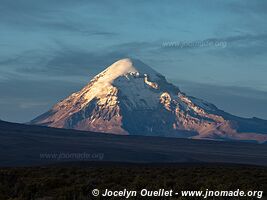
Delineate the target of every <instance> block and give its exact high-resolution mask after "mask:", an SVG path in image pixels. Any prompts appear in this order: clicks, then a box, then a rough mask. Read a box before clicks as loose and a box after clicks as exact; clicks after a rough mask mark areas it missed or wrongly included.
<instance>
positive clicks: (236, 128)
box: [31, 59, 267, 142]
mask: <svg viewBox="0 0 267 200" xmlns="http://www.w3.org/2000/svg"><path fill="white" fill-rule="evenodd" d="M31 124H35V125H43V126H49V127H57V128H68V129H77V130H88V131H97V132H105V133H114V134H129V135H151V136H167V137H185V138H198V139H200V138H205V139H218V140H219V139H223V140H233V139H236V140H256V141H259V142H265V141H267V121H266V120H261V119H257V118H252V119H245V118H240V117H236V116H233V115H231V114H228V113H226V112H224V111H222V110H219V109H218V108H217V107H216V106H215V105H213V104H211V103H208V102H206V101H204V100H201V99H197V98H195V97H190V96H187V95H186V94H185V93H183V92H181V91H180V90H179V88H178V87H176V86H174V85H172V84H170V83H168V82H167V80H166V79H165V77H164V76H162V75H161V74H159V73H158V72H156V71H155V70H153V69H152V68H150V67H149V66H147V65H146V64H144V63H142V62H141V61H139V60H133V59H122V60H119V61H117V62H115V63H114V64H112V65H111V66H110V67H108V68H107V69H106V70H104V71H103V72H101V73H100V74H98V75H97V76H95V77H94V78H93V80H91V81H90V82H89V84H88V85H87V86H85V87H84V88H83V89H82V90H81V91H79V92H76V93H73V94H72V95H71V96H69V97H68V98H66V99H65V100H63V101H61V102H59V103H58V104H56V105H55V106H54V107H53V108H52V109H51V110H49V111H48V112H46V113H44V114H43V115H41V116H39V117H37V118H36V119H34V120H33V121H32V122H31Z"/></svg>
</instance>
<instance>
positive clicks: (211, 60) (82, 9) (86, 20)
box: [0, 0, 267, 122]
mask: <svg viewBox="0 0 267 200" xmlns="http://www.w3.org/2000/svg"><path fill="white" fill-rule="evenodd" d="M0 19H1V20H0V45H1V48H0V92H1V98H0V118H1V119H4V120H8V121H15V122H25V121H29V120H31V119H32V118H34V117H35V116H37V115H39V114H41V113H42V112H44V111H46V110H48V109H49V108H50V107H51V106H52V105H53V104H54V103H56V102H57V101H59V100H60V99H63V98H65V97H66V96H68V95H69V94H70V93H72V92H74V91H77V90H79V89H80V88H81V87H83V86H84V85H85V84H86V83H87V82H88V81H89V80H90V79H91V78H92V77H93V76H94V75H96V74H97V73H98V72H100V71H101V70H103V69H104V68H105V66H108V65H109V64H111V63H112V62H114V61H116V60H117V59H120V58H123V57H134V58H138V59H140V60H142V61H143V62H145V63H146V64H148V65H149V66H151V67H153V68H154V69H156V70H157V71H158V72H160V73H162V74H163V75H165V76H166V77H167V78H168V79H169V80H170V81H171V82H173V83H175V84H176V85H178V86H179V87H180V88H181V89H182V90H183V91H185V92H186V93H188V94H189V95H193V96H197V97H200V98H203V99H205V100H208V101H211V102H212V103H214V104H216V105H217V106H218V107H219V108H221V109H224V110H225V111H227V112H230V113H233V114H236V115H240V116H244V117H252V116H256V117H261V118H265V119H267V78H266V77H267V62H266V61H267V24H266V19H267V2H266V1H260V0H255V1H251V0H201V1H199V0H168V1H157V0H152V1H139V0H132V1H130V0H128V1H125V0H113V1H109V0H103V1H97V0H90V1H88V0H57V1H54V0H46V1H41V0H27V1H24V0H17V1H10V0H0ZM166 43H171V44H175V45H174V46H169V47H166V46H164V45H163V44H166ZM181 44H185V46H182V47H181ZM201 44H208V45H201ZM218 44H223V45H218Z"/></svg>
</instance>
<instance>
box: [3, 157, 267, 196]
mask: <svg viewBox="0 0 267 200" xmlns="http://www.w3.org/2000/svg"><path fill="white" fill-rule="evenodd" d="M96 188H97V189H99V190H100V191H105V189H109V190H123V189H125V188H126V189H128V190H137V191H140V190H141V189H143V188H146V189H148V190H158V189H160V188H164V189H166V190H170V189H173V190H175V192H180V191H183V190H191V191H193V190H202V191H205V190H206V189H209V190H214V191H216V190H219V191H222V190H223V191H227V190H228V191H230V190H237V189H240V190H242V191H263V197H262V199H263V200H264V199H266V193H267V168H266V167H255V166H254V167H253V166H244V165H222V164H220V165H218V164H194V165H192V164H182V165H181V164H160V165H157V164H126V163H125V164H119V163H116V164H114V163H85V162H82V163H72V164H70V165H57V166H46V167H28V168H2V169H0V199H1V200H89V199H125V197H110V198H103V197H102V198H100V197H93V196H92V190H93V189H96ZM130 199H140V197H139V198H137V197H135V198H134V197H133V198H130ZM143 199H181V200H182V199H203V198H200V197H191V198H181V197H173V198H170V197H168V198H167V197H166V198H163V197H157V198H156V197H150V198H149V197H146V198H143ZM210 199H213V198H210ZM214 199H218V200H221V199H227V200H228V199H244V200H247V199H257V197H256V198H251V197H250V198H249V197H243V198H239V197H235V198H230V197H216V198H214Z"/></svg>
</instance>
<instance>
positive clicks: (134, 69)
mask: <svg viewBox="0 0 267 200" xmlns="http://www.w3.org/2000/svg"><path fill="white" fill-rule="evenodd" d="M128 74H134V75H137V76H138V75H147V76H149V77H150V78H151V79H155V78H157V76H158V75H160V74H159V73H158V72H156V71H155V70H154V69H152V68H151V67H149V66H148V65H146V64H145V63H143V62H142V61H140V60H138V59H132V58H123V59H120V60H118V61H116V62H115V63H113V64H112V65H110V66H109V67H108V68H107V69H106V70H104V71H103V72H102V73H100V76H101V75H102V76H103V77H105V79H106V80H107V81H108V82H110V83H112V82H113V81H114V80H115V79H117V78H118V77H120V76H126V75H128Z"/></svg>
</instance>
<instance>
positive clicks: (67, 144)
mask: <svg viewBox="0 0 267 200" xmlns="http://www.w3.org/2000/svg"><path fill="white" fill-rule="evenodd" d="M72 161H102V162H122V163H232V164H233V163H234V164H247V165H258V166H267V145H266V144H254V143H246V142H232V141H229V142H222V141H207V140H190V139H178V138H162V137H144V136H116V135H110V134H100V133H91V132H81V131H74V130H64V129H53V128H47V127H38V126H28V125H21V124H13V123H7V122H0V166H2V167H8V166H38V165H46V164H55V163H62V162H72Z"/></svg>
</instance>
